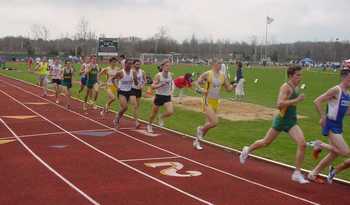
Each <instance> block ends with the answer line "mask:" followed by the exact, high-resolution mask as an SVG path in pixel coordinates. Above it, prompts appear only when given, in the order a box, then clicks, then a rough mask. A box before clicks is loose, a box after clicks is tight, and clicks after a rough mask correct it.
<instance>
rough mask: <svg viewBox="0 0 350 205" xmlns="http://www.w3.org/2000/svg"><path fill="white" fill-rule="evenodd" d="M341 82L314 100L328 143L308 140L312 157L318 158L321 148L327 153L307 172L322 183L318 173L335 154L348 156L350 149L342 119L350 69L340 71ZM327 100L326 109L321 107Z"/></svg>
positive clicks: (349, 101)
mask: <svg viewBox="0 0 350 205" xmlns="http://www.w3.org/2000/svg"><path fill="white" fill-rule="evenodd" d="M340 77H341V82H340V83H339V84H338V85H336V86H335V87H333V88H331V89H329V90H328V91H327V92H325V93H323V94H322V95H320V96H319V97H318V98H316V100H315V101H314V103H315V106H316V109H317V111H318V112H319V114H320V116H321V119H320V124H321V127H322V135H323V136H327V137H328V141H329V144H327V143H323V142H322V141H320V140H316V141H313V142H310V143H309V144H310V145H312V146H313V157H314V158H315V159H317V158H318V155H319V153H320V152H321V150H322V149H325V150H328V151H329V153H328V154H327V155H326V156H325V157H324V158H323V159H322V160H321V161H320V162H319V163H318V164H317V166H316V167H315V168H314V169H313V170H312V172H310V173H309V175H308V178H309V179H310V180H312V181H315V182H319V183H322V182H323V180H322V179H321V178H319V177H317V176H318V174H319V173H320V172H321V171H322V170H323V169H324V168H325V167H326V166H328V165H329V164H330V163H331V162H332V161H333V160H334V159H335V158H336V157H337V156H339V155H341V156H347V157H350V149H349V146H348V144H347V143H346V141H345V140H344V137H343V119H344V117H345V115H346V114H349V109H348V108H349V105H350V93H349V92H348V89H349V88H350V69H342V70H341V71H340ZM324 102H328V106H327V111H326V112H324V111H323V109H322V103H324Z"/></svg>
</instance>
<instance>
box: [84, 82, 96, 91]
mask: <svg viewBox="0 0 350 205" xmlns="http://www.w3.org/2000/svg"><path fill="white" fill-rule="evenodd" d="M86 87H87V88H89V89H92V88H94V89H95V90H98V83H97V81H88V80H87V81H86Z"/></svg>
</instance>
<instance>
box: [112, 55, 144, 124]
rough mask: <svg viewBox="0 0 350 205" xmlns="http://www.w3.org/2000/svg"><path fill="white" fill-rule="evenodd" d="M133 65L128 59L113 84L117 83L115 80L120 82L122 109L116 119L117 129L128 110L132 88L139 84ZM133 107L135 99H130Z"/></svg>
mask: <svg viewBox="0 0 350 205" xmlns="http://www.w3.org/2000/svg"><path fill="white" fill-rule="evenodd" d="M132 65H133V63H132V61H131V60H129V59H127V60H126V61H125V67H124V69H122V70H121V71H118V72H117V74H116V75H115V77H114V78H112V82H115V79H117V80H118V86H117V87H118V98H119V104H120V109H119V112H118V113H117V115H116V116H115V119H114V121H113V122H114V126H115V128H116V129H118V128H119V122H120V119H121V118H122V117H123V115H124V113H125V112H126V111H127V110H128V102H129V99H130V96H131V88H132V85H133V84H136V85H137V84H138V83H137V78H136V73H135V72H134V70H132V69H131V67H132ZM130 100H131V103H132V105H135V103H136V102H135V101H134V99H130Z"/></svg>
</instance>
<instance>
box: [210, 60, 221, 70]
mask: <svg viewBox="0 0 350 205" xmlns="http://www.w3.org/2000/svg"><path fill="white" fill-rule="evenodd" d="M211 69H212V70H213V71H215V72H219V71H220V60H219V59H217V58H214V59H213V60H212V61H211Z"/></svg>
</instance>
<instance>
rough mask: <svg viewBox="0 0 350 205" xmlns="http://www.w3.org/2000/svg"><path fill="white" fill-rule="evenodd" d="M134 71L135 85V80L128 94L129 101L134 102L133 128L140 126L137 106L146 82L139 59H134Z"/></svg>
mask: <svg viewBox="0 0 350 205" xmlns="http://www.w3.org/2000/svg"><path fill="white" fill-rule="evenodd" d="M133 64H134V67H133V68H134V72H135V73H136V78H137V85H136V84H135V82H134V83H133V85H132V88H131V95H130V101H131V102H134V104H133V105H134V110H133V111H134V113H133V114H134V119H135V128H139V127H140V125H141V124H140V122H139V119H138V118H139V107H140V103H141V97H142V89H143V87H144V86H145V83H146V75H145V72H144V71H143V70H142V69H141V61H140V60H139V59H136V60H134V62H133Z"/></svg>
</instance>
